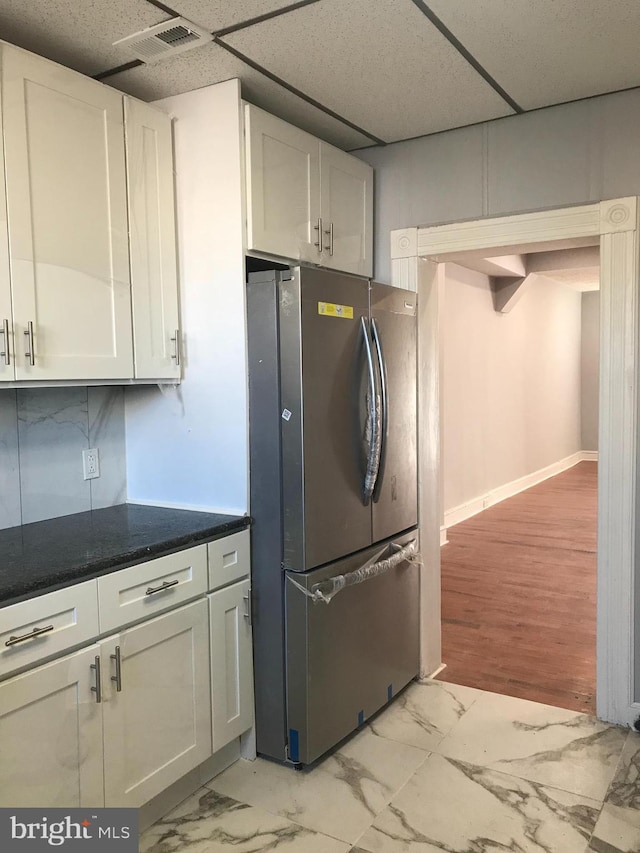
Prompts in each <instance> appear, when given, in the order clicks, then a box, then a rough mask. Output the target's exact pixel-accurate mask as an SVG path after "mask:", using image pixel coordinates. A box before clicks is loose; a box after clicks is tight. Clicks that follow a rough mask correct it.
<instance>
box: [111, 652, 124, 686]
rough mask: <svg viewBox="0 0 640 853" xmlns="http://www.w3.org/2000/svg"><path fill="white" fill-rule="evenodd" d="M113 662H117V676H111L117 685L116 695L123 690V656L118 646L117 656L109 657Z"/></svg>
mask: <svg viewBox="0 0 640 853" xmlns="http://www.w3.org/2000/svg"><path fill="white" fill-rule="evenodd" d="M109 657H110V658H111V660H114V661H115V662H116V674H115V675H112V676H111V681H115V683H116V693H120V691H121V690H122V656H121V654H120V646H116V653H115V655H109Z"/></svg>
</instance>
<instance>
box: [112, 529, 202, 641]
mask: <svg viewBox="0 0 640 853" xmlns="http://www.w3.org/2000/svg"><path fill="white" fill-rule="evenodd" d="M206 591H207V546H206V545H198V546H197V547H196V548H189V549H187V550H186V551H178V552H177V553H176V554H168V555H167V556H166V557H159V558H158V559H157V560H150V561H149V562H148V563H139V564H138V565H137V566H131V568H129V569H122V570H121V571H119V572H113V574H110V575H105V576H104V577H101V578H98V601H99V608H100V631H101V632H102V633H104V632H105V631H113V630H114V629H116V628H119V627H121V626H122V625H128V624H129V623H131V622H138V621H140V620H141V619H146V618H147V617H149V616H155V614H156V613H160V612H162V611H163V610H168V609H169V608H171V607H177V606H178V605H179V604H183V603H184V602H185V601H190V600H191V599H192V598H197V596H199V595H202V594H203V593H204V592H206Z"/></svg>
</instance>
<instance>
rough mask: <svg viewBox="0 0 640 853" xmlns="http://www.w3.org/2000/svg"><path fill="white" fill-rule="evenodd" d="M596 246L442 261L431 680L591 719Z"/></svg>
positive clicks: (593, 708)
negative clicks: (436, 630)
mask: <svg viewBox="0 0 640 853" xmlns="http://www.w3.org/2000/svg"><path fill="white" fill-rule="evenodd" d="M581 242H582V241H581ZM598 242H599V241H597V240H594V241H593V243H594V245H591V246H583V245H580V246H578V247H574V248H560V249H554V248H553V247H552V246H551V247H549V248H547V249H545V251H542V252H539V251H533V252H531V251H527V249H528V247H526V246H522V247H518V250H517V251H514V252H513V253H511V254H509V255H507V256H505V255H504V254H503V253H502V252H499V254H498V255H496V256H494V255H493V254H492V253H491V252H488V253H486V255H485V257H477V256H475V255H472V256H467V255H464V254H463V255H461V256H460V257H453V258H451V259H450V261H448V262H447V263H446V264H444V273H443V275H444V287H443V290H442V294H441V296H442V305H441V326H440V365H441V367H440V375H441V386H440V441H441V446H440V463H441V465H440V467H441V481H442V486H441V488H442V497H441V507H442V514H443V517H442V526H441V543H442V551H441V578H442V660H443V662H444V663H445V664H446V667H445V669H444V670H443V671H442V672H441V673H440V674H439V676H438V677H439V678H440V679H441V680H444V681H448V682H452V683H456V684H463V685H466V686H469V687H477V688H480V689H483V690H489V691H492V692H495V693H503V694H506V695H511V696H517V697H519V698H523V699H530V700H533V701H537V702H543V703H545V704H548V705H556V706H559V707H562V708H568V709H571V710H575V711H580V712H582V713H587V714H595V712H596V697H595V694H596V541H597V467H598V463H597V458H598V409H599V406H598V386H599V335H598V329H599V323H598V319H599V277H600V262H599V246H598Z"/></svg>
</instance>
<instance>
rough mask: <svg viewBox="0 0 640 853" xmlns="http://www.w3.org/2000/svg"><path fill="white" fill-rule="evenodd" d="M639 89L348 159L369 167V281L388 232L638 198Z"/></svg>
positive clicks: (383, 254) (383, 260)
mask: <svg viewBox="0 0 640 853" xmlns="http://www.w3.org/2000/svg"><path fill="white" fill-rule="evenodd" d="M639 138H640V90H638V89H634V90H632V91H629V92H622V93H619V94H615V95H604V96H602V97H599V98H593V99H590V100H587V101H580V102H577V103H573V104H566V105H564V106H559V107H549V108H547V109H543V110H537V111H535V112H532V113H529V114H526V115H520V116H512V117H509V118H504V119H499V120H497V121H493V122H488V123H486V124H483V125H476V126H474V127H469V128H464V129H461V130H453V131H447V132H445V133H440V134H437V135H434V136H427V137H423V138H421V139H416V140H413V141H411V142H399V143H395V144H393V145H387V146H385V147H381V148H369V149H366V150H362V151H358V152H355V153H356V154H357V155H358V156H359V157H361V158H362V159H363V160H366V161H367V162H368V163H371V165H373V166H374V168H375V170H376V174H375V221H374V240H375V247H376V248H375V276H376V278H378V279H379V280H380V281H383V282H390V262H389V232H390V231H391V230H393V229H395V228H406V227H411V226H415V225H432V224H434V223H436V222H451V221H455V220H459V219H475V218H478V217H482V216H495V215H499V214H505V213H515V212H522V211H529V210H538V209H542V208H545V207H565V206H567V205H570V204H579V203H584V202H590V201H599V200H601V199H604V198H616V197H618V196H625V195H640V145H639V144H638V139H639Z"/></svg>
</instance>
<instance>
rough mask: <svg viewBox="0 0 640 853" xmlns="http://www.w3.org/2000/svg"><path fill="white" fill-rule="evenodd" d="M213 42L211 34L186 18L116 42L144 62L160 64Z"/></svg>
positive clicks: (177, 19)
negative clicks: (166, 59) (159, 62)
mask: <svg viewBox="0 0 640 853" xmlns="http://www.w3.org/2000/svg"><path fill="white" fill-rule="evenodd" d="M212 40H213V36H212V35H211V33H209V32H207V30H204V29H203V28H202V27H198V26H197V25H196V24H192V23H191V21H187V20H186V19H185V18H171V20H169V21H163V22H162V23H161V24H156V25H155V26H154V27H147V29H146V30H141V31H140V32H139V33H134V34H133V35H132V36H127V37H126V38H123V39H120V40H119V41H114V43H113V44H114V46H115V45H120V46H121V47H128V48H129V50H130V51H132V53H133V54H134V56H136V57H137V58H138V59H141V60H142V61H143V62H158V61H159V60H160V59H165V58H168V57H170V56H175V55H176V54H177V53H182V52H183V51H185V50H191V49H192V48H194V47H198V46H199V45H201V44H206V43H207V42H210V41H212Z"/></svg>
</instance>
